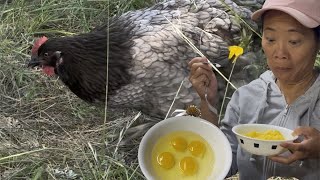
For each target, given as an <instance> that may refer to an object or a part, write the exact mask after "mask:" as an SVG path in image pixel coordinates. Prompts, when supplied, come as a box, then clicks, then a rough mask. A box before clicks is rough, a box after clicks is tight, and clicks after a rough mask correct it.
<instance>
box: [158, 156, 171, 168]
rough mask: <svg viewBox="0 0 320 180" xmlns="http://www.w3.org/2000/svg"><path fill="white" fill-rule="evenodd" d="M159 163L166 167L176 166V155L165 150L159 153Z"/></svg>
mask: <svg viewBox="0 0 320 180" xmlns="http://www.w3.org/2000/svg"><path fill="white" fill-rule="evenodd" d="M157 162H158V164H159V165H160V166H161V167H162V168H165V169H171V168H172V167H173V166H174V163H175V161H174V157H173V155H172V154H171V153H169V152H164V153H161V154H159V155H158V157H157Z"/></svg>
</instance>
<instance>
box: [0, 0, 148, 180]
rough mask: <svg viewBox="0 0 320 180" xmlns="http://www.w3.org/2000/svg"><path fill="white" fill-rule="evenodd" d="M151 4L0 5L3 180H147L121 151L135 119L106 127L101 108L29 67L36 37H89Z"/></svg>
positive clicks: (44, 0) (48, 1) (70, 0)
mask: <svg viewBox="0 0 320 180" xmlns="http://www.w3.org/2000/svg"><path fill="white" fill-rule="evenodd" d="M152 3H153V1H152V0H149V1H146V0H127V1H124V0H122V1H112V0H110V1H109V2H108V1H84V0H67V1H64V0H36V1H30V0H19V1H12V2H11V3H4V2H1V4H0V9H1V11H0V12H1V13H0V39H1V41H0V144H1V145H0V179H68V178H69V179H75V178H82V179H143V176H142V175H141V172H140V169H139V168H138V164H137V160H136V154H135V153H134V152H132V153H130V151H129V150H127V149H126V147H125V146H121V145H119V143H118V142H119V139H121V138H123V136H125V134H126V133H125V132H126V130H127V129H126V128H123V127H127V125H128V123H130V122H131V121H133V120H134V118H133V117H134V116H135V115H136V112H131V111H129V112H128V113H129V115H126V117H122V116H121V113H122V112H121V113H119V114H120V115H118V114H117V113H113V114H112V116H111V115H110V117H109V118H110V119H117V120H116V121H108V122H107V123H106V124H105V123H104V109H103V107H95V106H92V105H89V104H87V103H85V102H83V101H82V100H79V99H78V98H77V97H75V96H74V95H73V94H72V93H71V92H70V91H69V90H68V89H66V88H65V87H64V85H63V84H62V83H61V82H60V81H59V80H58V79H55V78H49V77H45V76H43V74H42V73H41V72H35V71H31V70H30V69H28V68H27V67H26V62H27V60H28V59H29V58H30V49H31V47H32V44H33V41H34V39H35V37H39V36H41V35H46V36H49V37H51V36H65V35H72V34H77V33H83V32H88V31H90V29H92V28H93V27H95V26H97V25H100V24H102V23H104V22H106V21H107V18H108V16H114V15H117V14H122V13H123V12H126V11H129V10H134V9H138V8H143V7H146V6H150V5H151V4H152ZM137 143H138V142H136V143H135V142H133V143H132V144H133V145H134V146H135V147H137ZM134 150H135V151H136V149H134ZM124 152H126V153H124Z"/></svg>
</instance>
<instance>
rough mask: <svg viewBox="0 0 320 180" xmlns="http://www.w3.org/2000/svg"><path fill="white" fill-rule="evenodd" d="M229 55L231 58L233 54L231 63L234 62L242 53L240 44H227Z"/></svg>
mask: <svg viewBox="0 0 320 180" xmlns="http://www.w3.org/2000/svg"><path fill="white" fill-rule="evenodd" d="M228 49H229V57H228V59H231V58H232V57H233V56H234V59H233V61H232V63H235V62H236V60H237V59H238V57H239V56H241V55H242V54H243V48H242V47H240V46H229V48H228Z"/></svg>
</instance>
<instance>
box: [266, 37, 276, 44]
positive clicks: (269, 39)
mask: <svg viewBox="0 0 320 180" xmlns="http://www.w3.org/2000/svg"><path fill="white" fill-rule="evenodd" d="M267 41H268V42H269V43H272V42H274V41H275V40H274V39H271V38H267Z"/></svg>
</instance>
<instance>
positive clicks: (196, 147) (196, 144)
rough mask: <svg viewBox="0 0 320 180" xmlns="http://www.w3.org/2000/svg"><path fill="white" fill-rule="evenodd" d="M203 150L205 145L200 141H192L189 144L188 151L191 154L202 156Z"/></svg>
mask: <svg viewBox="0 0 320 180" xmlns="http://www.w3.org/2000/svg"><path fill="white" fill-rule="evenodd" d="M205 150H206V147H205V145H204V144H203V143H202V142H201V141H192V142H191V143H190V144H189V151H190V152H191V154H192V155H193V156H197V157H202V156H203V154H204V152H205Z"/></svg>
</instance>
